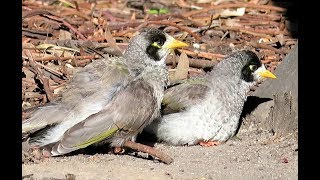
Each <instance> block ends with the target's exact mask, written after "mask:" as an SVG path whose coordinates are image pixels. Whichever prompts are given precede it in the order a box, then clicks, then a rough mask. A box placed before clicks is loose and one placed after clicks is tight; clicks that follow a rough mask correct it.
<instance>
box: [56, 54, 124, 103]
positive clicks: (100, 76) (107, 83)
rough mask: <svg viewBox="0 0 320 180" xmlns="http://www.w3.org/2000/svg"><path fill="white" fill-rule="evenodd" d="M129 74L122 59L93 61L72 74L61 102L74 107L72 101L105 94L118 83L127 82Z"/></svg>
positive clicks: (113, 58)
mask: <svg viewBox="0 0 320 180" xmlns="http://www.w3.org/2000/svg"><path fill="white" fill-rule="evenodd" d="M129 75H130V72H129V70H128V67H127V66H126V64H124V60H123V59H122V57H112V58H111V60H110V59H109V60H108V59H107V60H105V59H102V60H95V61H93V62H92V63H90V64H88V65H87V66H85V67H84V68H82V69H80V70H79V71H78V72H77V73H75V74H74V76H73V77H72V79H71V81H70V83H68V85H67V86H66V88H65V90H64V91H63V92H62V93H63V94H62V98H61V101H62V102H63V103H66V104H69V105H71V106H72V105H74V103H78V102H74V99H83V98H86V97H89V96H92V95H94V94H96V93H97V92H104V93H107V92H108V91H110V90H111V89H112V88H113V87H114V86H117V85H118V84H119V83H124V84H125V82H127V79H128V78H130V76H129Z"/></svg>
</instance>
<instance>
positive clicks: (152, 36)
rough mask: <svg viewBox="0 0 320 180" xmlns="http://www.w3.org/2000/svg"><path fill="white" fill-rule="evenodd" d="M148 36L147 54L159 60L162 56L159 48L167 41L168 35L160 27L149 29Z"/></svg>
mask: <svg viewBox="0 0 320 180" xmlns="http://www.w3.org/2000/svg"><path fill="white" fill-rule="evenodd" d="M146 38H147V40H148V42H149V45H148V47H147V54H148V55H149V56H150V57H151V58H152V59H154V60H155V61H159V60H160V57H159V54H158V50H159V49H161V48H162V45H163V44H164V43H165V42H166V40H167V39H166V36H165V35H164V33H163V32H162V31H160V30H158V29H149V30H148V31H147V34H146Z"/></svg>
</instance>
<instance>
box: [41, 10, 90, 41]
mask: <svg viewBox="0 0 320 180" xmlns="http://www.w3.org/2000/svg"><path fill="white" fill-rule="evenodd" d="M44 16H45V17H48V18H50V19H53V20H56V21H60V22H62V23H63V24H64V25H65V26H67V27H68V28H69V29H70V30H71V31H73V32H74V33H76V34H77V35H78V36H79V37H80V39H82V40H84V41H86V40H87V38H85V37H84V36H83V34H81V33H80V32H79V31H78V30H77V29H76V28H74V27H73V26H72V25H71V24H70V23H68V22H67V21H65V20H64V19H63V18H59V17H56V16H50V15H44Z"/></svg>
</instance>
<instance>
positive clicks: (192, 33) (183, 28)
mask: <svg viewBox="0 0 320 180" xmlns="http://www.w3.org/2000/svg"><path fill="white" fill-rule="evenodd" d="M147 24H158V25H166V26H173V27H176V28H178V29H180V30H182V31H185V32H187V33H189V34H190V35H191V36H193V37H194V38H195V39H196V40H198V41H200V40H201V38H200V36H199V35H198V34H196V33H194V32H192V31H191V30H190V29H188V28H186V27H184V26H180V25H178V24H176V23H173V22H169V21H148V22H147Z"/></svg>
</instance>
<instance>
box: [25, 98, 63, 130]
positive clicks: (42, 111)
mask: <svg viewBox="0 0 320 180" xmlns="http://www.w3.org/2000/svg"><path fill="white" fill-rule="evenodd" d="M23 113H25V115H26V119H25V120H24V121H22V133H33V132H35V131H38V130H40V129H42V128H44V127H46V126H48V125H54V124H57V123H59V122H61V121H62V119H63V118H64V117H65V115H66V113H67V109H66V108H62V106H61V104H56V103H48V104H46V105H42V106H36V107H33V108H29V109H26V110H25V111H23ZM53 117H54V118H53Z"/></svg>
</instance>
